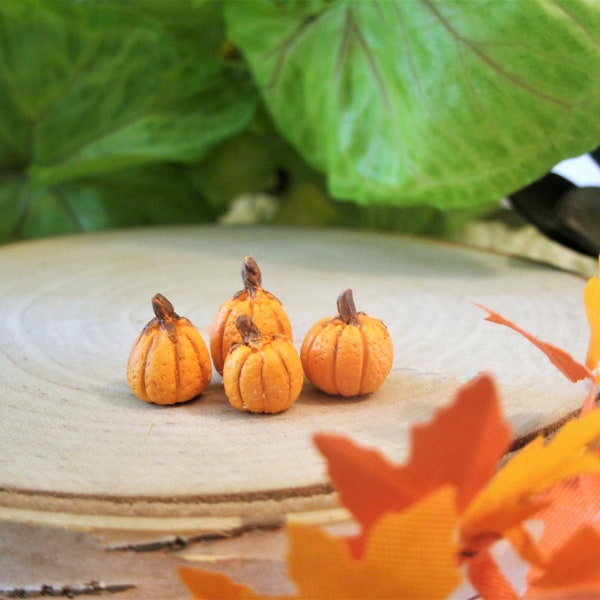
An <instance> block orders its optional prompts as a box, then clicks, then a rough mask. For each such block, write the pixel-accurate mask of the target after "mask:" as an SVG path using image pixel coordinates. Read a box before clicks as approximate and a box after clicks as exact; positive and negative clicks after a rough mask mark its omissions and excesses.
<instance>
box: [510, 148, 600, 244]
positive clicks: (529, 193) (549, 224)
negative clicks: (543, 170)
mask: <svg viewBox="0 0 600 600" xmlns="http://www.w3.org/2000/svg"><path fill="white" fill-rule="evenodd" d="M590 156H591V157H592V158H593V159H594V160H595V161H596V163H597V164H598V165H600V147H599V148H597V149H596V150H594V151H593V152H591V153H590ZM509 199H510V202H511V205H512V207H513V209H514V210H515V212H517V213H518V214H519V215H521V216H522V217H523V218H524V219H526V220H527V221H529V222H530V223H532V224H533V225H535V226H536V227H537V228H538V229H539V230H540V231H541V232H542V233H543V234H544V235H546V236H547V237H549V238H550V239H551V240H554V241H555V242H558V243H560V244H562V245H563V246H567V247H568V248H571V249H572V250H576V251H577V252H580V253H582V254H589V255H590V256H598V255H599V254H600V187H592V186H590V187H577V186H576V185H575V184H574V183H572V182H571V181H569V180H568V179H565V178H564V177H562V176H560V175H557V174H556V173H548V174H547V175H544V177H542V178H541V179H538V180H537V181H534V182H533V183H532V184H530V185H528V186H526V187H524V188H522V189H520V190H519V191H517V192H515V193H514V194H511V195H510V196H509Z"/></svg>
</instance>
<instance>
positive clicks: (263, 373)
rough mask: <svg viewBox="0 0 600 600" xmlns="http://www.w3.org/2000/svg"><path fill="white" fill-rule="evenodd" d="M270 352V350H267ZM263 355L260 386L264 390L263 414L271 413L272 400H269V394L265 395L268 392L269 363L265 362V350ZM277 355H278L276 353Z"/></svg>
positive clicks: (261, 352)
mask: <svg viewBox="0 0 600 600" xmlns="http://www.w3.org/2000/svg"><path fill="white" fill-rule="evenodd" d="M267 352H268V350H267ZM260 354H261V359H262V361H261V365H260V384H261V388H262V398H261V400H262V404H263V406H262V409H263V410H262V412H271V398H269V394H267V393H265V391H266V388H267V386H266V381H267V380H268V374H267V373H266V368H267V361H266V360H265V350H261V351H260ZM274 354H275V355H276V353H274Z"/></svg>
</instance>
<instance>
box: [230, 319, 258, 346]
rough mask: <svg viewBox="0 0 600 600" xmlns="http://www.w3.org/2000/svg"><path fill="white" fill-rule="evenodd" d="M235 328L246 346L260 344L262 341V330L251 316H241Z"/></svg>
mask: <svg viewBox="0 0 600 600" xmlns="http://www.w3.org/2000/svg"><path fill="white" fill-rule="evenodd" d="M235 326H236V327H237V328H238V331H239V332H240V335H241V336H242V343H243V344H245V345H246V346H247V345H248V344H250V343H251V342H259V341H260V340H261V339H262V334H261V333H260V330H259V329H258V327H257V326H256V323H255V322H254V321H253V320H252V318H251V317H250V316H249V315H240V316H239V317H238V318H237V319H236V320H235Z"/></svg>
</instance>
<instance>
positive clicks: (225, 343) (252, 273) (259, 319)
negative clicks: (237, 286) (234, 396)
mask: <svg viewBox="0 0 600 600" xmlns="http://www.w3.org/2000/svg"><path fill="white" fill-rule="evenodd" d="M261 280H262V276H261V272H260V268H259V267H258V264H257V263H256V261H255V260H254V259H253V258H252V257H251V256H246V257H245V258H244V262H243V264H242V281H243V283H244V289H242V290H240V291H239V292H237V293H236V294H235V295H234V296H233V298H230V299H229V300H227V301H226V302H224V303H223V304H222V305H221V306H220V307H219V310H218V311H217V314H216V316H215V319H214V321H213V324H212V326H211V329H210V353H211V356H212V359H213V363H214V365H215V369H216V370H217V371H218V372H219V373H220V374H222V373H223V364H224V362H225V357H226V356H227V353H228V352H229V349H230V348H231V347H232V346H233V345H234V344H239V343H241V341H242V337H241V335H240V333H239V331H238V328H237V326H236V319H237V317H238V316H240V315H249V316H250V317H251V318H252V320H253V321H254V322H255V323H256V326H257V327H258V328H259V329H260V331H261V332H262V333H263V334H265V335H271V334H275V333H279V334H282V335H285V336H286V337H288V338H289V339H290V340H291V339H292V325H291V323H290V320H289V318H288V316H287V314H286V312H285V310H284V309H283V306H282V304H281V302H280V301H279V300H278V299H277V298H276V297H275V296H274V295H273V294H271V293H270V292H267V291H266V290H264V289H263V288H262V283H261Z"/></svg>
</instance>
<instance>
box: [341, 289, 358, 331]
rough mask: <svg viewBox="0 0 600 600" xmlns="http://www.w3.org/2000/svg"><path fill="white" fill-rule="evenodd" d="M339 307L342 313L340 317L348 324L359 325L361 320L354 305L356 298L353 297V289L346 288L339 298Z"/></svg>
mask: <svg viewBox="0 0 600 600" xmlns="http://www.w3.org/2000/svg"><path fill="white" fill-rule="evenodd" d="M337 309H338V312H339V313H340V319H342V321H344V323H346V325H358V324H359V321H358V318H357V316H356V306H354V298H353V297H352V290H351V289H347V290H344V291H343V292H342V293H341V294H340V295H339V296H338V299H337Z"/></svg>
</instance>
